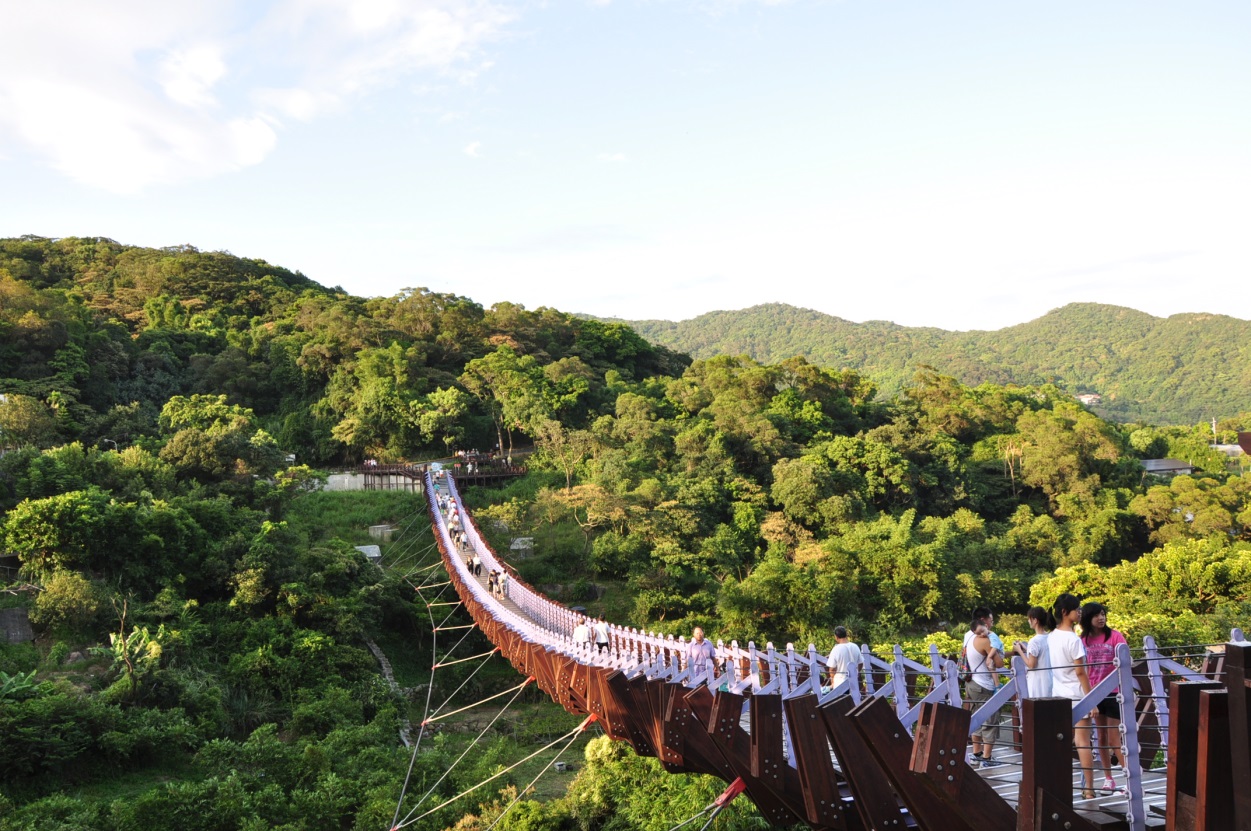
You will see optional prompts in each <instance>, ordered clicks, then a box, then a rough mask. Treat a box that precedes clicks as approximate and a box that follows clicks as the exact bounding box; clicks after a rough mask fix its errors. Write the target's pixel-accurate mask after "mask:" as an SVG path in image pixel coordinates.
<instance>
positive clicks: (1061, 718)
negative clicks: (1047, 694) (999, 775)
mask: <svg viewBox="0 0 1251 831" xmlns="http://www.w3.org/2000/svg"><path fill="white" fill-rule="evenodd" d="M1021 724H1022V728H1023V729H1022V735H1021V785H1020V790H1019V796H1018V799H1017V826H1016V827H1017V831H1041V827H1040V826H1039V825H1038V816H1039V814H1038V806H1039V805H1041V804H1042V803H1043V797H1044V794H1045V795H1046V796H1047V797H1048V799H1049V801H1048V804H1050V805H1061V806H1063V807H1065V808H1067V809H1069V810H1072V808H1073V768H1072V762H1071V761H1070V759H1071V757H1072V754H1073V704H1072V702H1070V701H1069V700H1068V699H1067V698H1026V699H1025V700H1023V701H1022V702H1021ZM1048 816H1050V814H1048Z"/></svg>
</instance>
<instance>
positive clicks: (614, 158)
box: [595, 153, 626, 164]
mask: <svg viewBox="0 0 1251 831" xmlns="http://www.w3.org/2000/svg"><path fill="white" fill-rule="evenodd" d="M595 158H596V159H597V160H599V161H601V162H609V163H611V164H621V163H622V162H624V161H625V160H626V154H625V153H600V154H599V155H598V156H596V157H595Z"/></svg>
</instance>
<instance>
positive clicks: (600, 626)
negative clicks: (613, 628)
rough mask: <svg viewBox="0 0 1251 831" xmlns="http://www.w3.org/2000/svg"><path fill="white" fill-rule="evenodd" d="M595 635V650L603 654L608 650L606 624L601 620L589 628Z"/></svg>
mask: <svg viewBox="0 0 1251 831" xmlns="http://www.w3.org/2000/svg"><path fill="white" fill-rule="evenodd" d="M591 629H592V630H594V631H593V634H594V635H595V648H596V649H597V650H599V651H600V652H603V651H604V650H606V649H607V648H608V624H607V623H605V622H604V619H603V618H600V619H599V620H597V621H595V625H594V626H592V627H591Z"/></svg>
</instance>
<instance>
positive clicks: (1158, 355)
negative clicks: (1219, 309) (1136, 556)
mask: <svg viewBox="0 0 1251 831" xmlns="http://www.w3.org/2000/svg"><path fill="white" fill-rule="evenodd" d="M630 325H631V326H632V327H633V328H634V329H635V330H636V331H637V332H638V333H639V334H641V335H642V336H643V337H645V338H647V339H648V340H650V341H653V342H655V343H658V344H662V345H664V346H666V347H668V348H670V349H677V350H680V351H682V352H688V353H690V354H691V355H693V356H695V357H696V358H697V359H704V358H710V357H713V356H715V355H750V356H751V357H752V358H754V359H755V360H757V361H761V362H763V363H778V362H780V361H784V360H786V359H788V358H791V357H792V356H795V355H802V356H804V358H806V359H807V360H809V361H812V362H813V363H815V364H817V365H820V366H826V367H847V368H850V369H852V370H854V371H855V372H857V373H859V374H860V375H862V376H863V377H864V378H865V379H868V380H870V381H872V382H873V383H874V384H876V385H877V386H878V388H879V389H880V390H881V393H882V394H883V395H884V396H886V397H893V396H895V395H897V394H898V393H900V392H901V391H902V390H903V389H904V388H905V387H906V386H907V385H908V382H909V379H910V378H911V376H912V372H913V371H914V369H915V367H917V366H918V365H930V366H934V367H937V368H938V370H939V371H941V372H942V373H944V374H947V375H950V376H953V377H955V378H958V379H959V380H960V381H961V382H963V383H965V384H968V385H971V386H976V385H979V384H982V383H992V384H1007V383H1016V384H1022V385H1024V384H1044V383H1056V384H1059V385H1061V386H1063V387H1064V388H1065V389H1067V390H1070V391H1072V392H1073V394H1077V393H1085V392H1095V393H1099V394H1101V395H1102V401H1101V402H1100V403H1099V404H1097V405H1095V407H1094V409H1095V410H1096V411H1097V412H1099V413H1101V414H1104V415H1106V416H1108V417H1112V418H1116V419H1117V420H1120V421H1147V422H1154V423H1157V424H1193V423H1195V422H1198V421H1203V420H1206V419H1207V418H1209V417H1210V414H1211V413H1226V414H1234V413H1238V412H1241V411H1242V410H1244V409H1245V407H1246V397H1245V395H1244V392H1245V390H1246V389H1248V388H1251V369H1248V367H1251V352H1249V351H1248V350H1251V346H1248V344H1251V332H1249V331H1248V326H1249V325H1251V324H1248V323H1247V322H1246V321H1244V320H1238V319H1236V318H1232V317H1225V316H1222V315H1213V314H1179V315H1173V316H1171V317H1168V318H1156V317H1152V316H1150V315H1147V314H1144V313H1142V312H1137V311H1134V310H1132V309H1127V308H1123V307H1118V306H1106V305H1099V304H1094V303H1072V304H1069V305H1067V306H1065V307H1063V308H1060V309H1056V310H1054V311H1052V312H1050V313H1048V314H1046V315H1044V316H1043V317H1041V318H1038V319H1037V320H1033V321H1030V322H1028V323H1023V324H1020V325H1018V326H1012V327H1009V328H1006V329H1000V330H998V331H994V332H947V331H943V330H941V329H929V328H912V327H906V326H899V325H897V324H894V323H888V322H884V321H869V322H866V323H852V322H851V321H847V320H842V319H840V318H837V317H831V316H829V315H825V314H822V313H820V312H816V311H812V310H811V309H798V308H795V307H793V306H786V305H783V304H767V305H761V306H753V307H752V308H749V309H741V310H738V311H722V312H709V313H708V314H704V315H700V316H699V317H696V318H692V319H691V320H685V321H681V322H679V323H674V322H671V321H664V320H646V321H632V322H631V323H630ZM1179 370H1184V371H1179ZM1244 429H1245V428H1244ZM1209 432H1210V428H1209ZM1144 438H1145V437H1144ZM1153 450H1155V451H1158V450H1159V447H1158V446H1156V447H1154V448H1153ZM1162 455H1163V454H1159V455H1145V456H1144V458H1160V457H1161V456H1162ZM1168 455H1170V456H1173V457H1175V458H1182V459H1185V458H1189V457H1188V456H1185V455H1180V456H1179V455H1176V454H1175V453H1174V452H1172V451H1170V452H1169V454H1168ZM1213 472H1216V469H1214V470H1213Z"/></svg>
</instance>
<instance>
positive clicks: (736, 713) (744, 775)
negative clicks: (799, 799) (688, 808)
mask: <svg viewBox="0 0 1251 831" xmlns="http://www.w3.org/2000/svg"><path fill="white" fill-rule="evenodd" d="M686 701H687V703H688V704H689V705H690V707H691V714H692V715H693V716H694V717H695V720H696V721H698V722H699V723H700V724H701V725H702V726H703V728H704V730H705V732H706V733H707V735H708V737H709V739H710V740H711V742H712V745H713V747H715V748H716V750H717V752H718V753H719V754H720V755H721V758H722V759H723V760H724V761H725V764H726V765H728V766H729V768H730V770H731V772H733V774H734V776H735V778H739V779H742V780H743V782H744V784H745V785H746V788H747V795H748V796H749V797H751V801H752V802H754V803H756V807H757V808H758V809H760V814H761V815H762V816H763V817H764V818H765V819H766V820H767V821H768V822H769V824H770V825H773V826H776V827H787V826H791V825H794V824H795V823H797V822H804V821H805V819H804V810H803V806H802V804H798V805H796V804H795V803H792V802H789V801H788V800H786V799H783V798H782V797H780V796H778V794H777V793H776V792H775V791H774V790H773V789H772V788H771V787H769V786H768V784H767V783H766V782H765V781H763V780H761V779H759V778H758V777H756V776H753V775H752V772H751V740H750V739H748V737H747V735H746V734H745V733H744V732H743V728H742V725H741V724H740V723H739V719H740V718H741V714H742V712H743V696H741V695H736V694H734V693H727V692H725V691H718V692H717V693H715V694H714V693H712V692H710V691H709V690H708V688H707V687H705V686H699V687H696V688H695V689H693V690H691V691H690V692H689V693H687V694H686Z"/></svg>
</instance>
